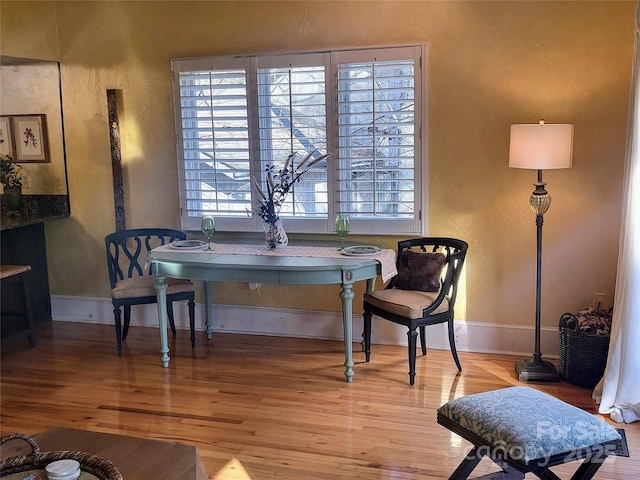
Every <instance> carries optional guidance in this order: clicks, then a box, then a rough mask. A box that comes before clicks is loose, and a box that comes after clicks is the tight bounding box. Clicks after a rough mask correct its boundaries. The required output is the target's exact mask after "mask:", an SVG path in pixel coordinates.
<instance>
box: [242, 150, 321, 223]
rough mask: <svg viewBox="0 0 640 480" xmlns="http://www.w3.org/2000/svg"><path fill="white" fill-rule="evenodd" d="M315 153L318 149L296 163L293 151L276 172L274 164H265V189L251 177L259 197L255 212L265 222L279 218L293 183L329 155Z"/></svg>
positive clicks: (295, 154) (271, 221) (272, 221)
mask: <svg viewBox="0 0 640 480" xmlns="http://www.w3.org/2000/svg"><path fill="white" fill-rule="evenodd" d="M317 154H318V150H317V149H315V150H313V151H312V152H310V153H309V154H307V155H306V156H305V157H304V158H303V159H302V161H300V163H298V164H297V165H296V162H295V158H296V156H297V152H293V153H292V154H291V155H289V156H288V157H287V160H286V162H285V163H284V166H283V167H282V168H281V169H280V170H279V171H278V172H276V167H275V165H273V164H271V165H267V166H266V168H265V173H266V174H267V181H266V190H265V189H263V188H262V187H261V186H260V183H259V182H258V180H257V179H256V178H255V177H254V178H253V185H254V187H255V189H256V191H257V193H258V197H259V199H258V203H259V205H258V207H256V210H255V212H256V214H257V215H258V216H259V217H260V218H262V220H263V221H264V222H265V223H270V224H275V223H276V222H277V221H278V220H279V218H280V217H279V213H280V208H281V207H282V204H283V203H284V201H285V200H286V198H287V194H288V193H289V192H290V191H291V188H292V187H293V185H294V184H295V183H296V182H299V181H300V178H301V177H302V175H304V174H305V173H307V172H308V171H309V170H310V169H311V167H313V166H314V165H315V164H316V163H318V162H320V161H322V160H324V159H326V158H327V157H329V156H330V155H331V154H330V153H325V154H323V155H318V156H316V157H315V158H313V157H314V155H317Z"/></svg>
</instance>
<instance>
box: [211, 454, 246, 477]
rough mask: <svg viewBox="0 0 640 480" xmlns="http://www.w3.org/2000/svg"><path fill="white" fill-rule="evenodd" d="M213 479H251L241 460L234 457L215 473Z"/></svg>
mask: <svg viewBox="0 0 640 480" xmlns="http://www.w3.org/2000/svg"><path fill="white" fill-rule="evenodd" d="M212 480H251V477H250V476H249V474H248V473H247V471H246V470H245V469H244V467H243V466H242V464H241V463H240V460H238V459H237V458H232V459H231V460H229V461H228V462H227V464H226V465H225V466H224V467H222V468H221V469H220V471H218V473H216V474H215V476H214V477H213V479H212Z"/></svg>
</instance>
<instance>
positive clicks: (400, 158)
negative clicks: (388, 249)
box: [337, 48, 419, 229]
mask: <svg viewBox="0 0 640 480" xmlns="http://www.w3.org/2000/svg"><path fill="white" fill-rule="evenodd" d="M402 50H403V51H402V52H401V55H398V52H395V51H394V52H393V53H394V55H392V56H393V57H394V58H392V59H389V60H388V59H385V58H378V56H374V57H372V58H371V59H367V60H365V61H355V62H344V63H343V62H341V61H340V60H342V58H343V57H344V55H342V56H340V55H339V57H340V58H339V63H338V69H337V76H338V79H337V90H338V95H337V102H338V105H337V110H338V143H339V162H338V185H337V189H338V195H339V203H340V209H341V213H347V214H349V215H350V216H351V217H352V218H354V219H356V220H357V219H362V220H367V219H379V220H383V219H387V220H394V221H402V220H408V221H410V222H413V221H414V219H415V215H416V211H417V210H419V206H417V202H416V200H417V199H416V197H415V194H414V192H415V190H416V158H419V157H416V130H415V124H416V88H415V84H416V82H415V77H416V63H417V62H419V57H418V58H415V54H414V51H412V49H410V48H407V49H402ZM377 53H378V52H376V54H377ZM405 228H406V227H404V228H403V229H405Z"/></svg>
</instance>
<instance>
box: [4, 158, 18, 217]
mask: <svg viewBox="0 0 640 480" xmlns="http://www.w3.org/2000/svg"><path fill="white" fill-rule="evenodd" d="M21 172H22V167H21V166H20V165H18V164H17V163H14V161H13V155H11V154H10V153H6V154H5V153H0V183H2V185H3V186H4V199H5V201H6V204H7V214H8V215H18V214H19V213H20V210H21V209H22V174H21Z"/></svg>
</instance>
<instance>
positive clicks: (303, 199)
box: [257, 56, 328, 223]
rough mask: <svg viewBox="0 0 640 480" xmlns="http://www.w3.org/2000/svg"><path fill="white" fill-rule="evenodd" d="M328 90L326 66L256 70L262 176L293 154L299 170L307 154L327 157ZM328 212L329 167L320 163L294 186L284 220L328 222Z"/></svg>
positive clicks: (286, 205)
mask: <svg viewBox="0 0 640 480" xmlns="http://www.w3.org/2000/svg"><path fill="white" fill-rule="evenodd" d="M318 60H320V61H322V56H320V58H319V59H318ZM259 63H260V62H259ZM325 85H326V76H325V67H324V65H323V64H320V65H308V66H300V67H294V66H293V65H288V66H284V67H274V68H258V73H257V86H258V121H259V138H260V160H261V168H262V172H265V171H266V168H267V167H268V165H276V170H278V169H280V168H282V166H283V165H284V163H285V161H286V160H287V158H288V157H289V155H290V154H292V153H294V152H299V153H300V155H298V156H297V157H296V158H294V162H293V164H294V167H295V165H296V162H299V161H301V160H302V159H303V158H304V156H305V155H304V154H305V153H306V152H311V151H314V150H317V151H318V152H317V155H318V156H319V155H321V154H322V153H324V152H326V151H327V113H326V96H325ZM263 178H264V177H263ZM327 212H328V196H327V163H326V162H319V163H317V164H315V165H314V166H313V167H312V169H311V170H310V171H309V172H307V173H306V174H305V175H304V176H302V177H301V180H300V181H299V182H297V183H295V184H294V185H293V188H292V191H291V192H290V193H289V195H288V196H287V199H286V201H285V203H284V205H283V206H282V209H281V212H280V216H281V217H283V218H289V217H304V218H307V219H308V218H323V219H326V218H327ZM288 223H289V222H288Z"/></svg>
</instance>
